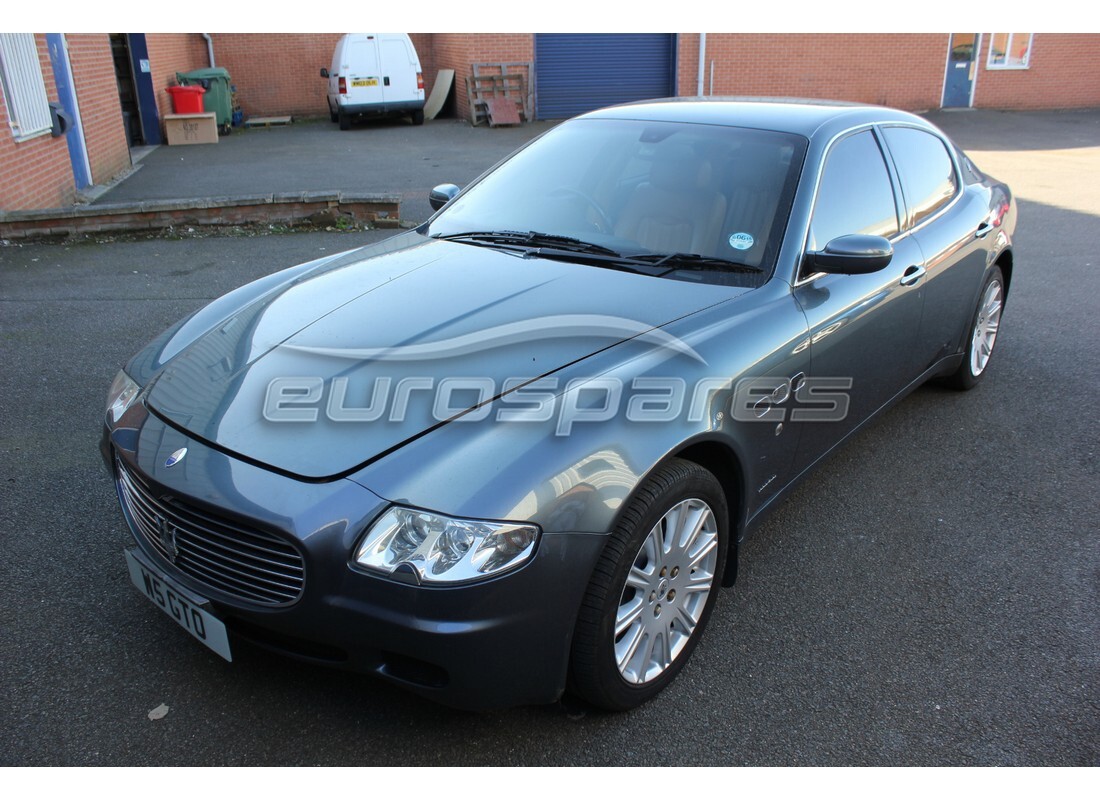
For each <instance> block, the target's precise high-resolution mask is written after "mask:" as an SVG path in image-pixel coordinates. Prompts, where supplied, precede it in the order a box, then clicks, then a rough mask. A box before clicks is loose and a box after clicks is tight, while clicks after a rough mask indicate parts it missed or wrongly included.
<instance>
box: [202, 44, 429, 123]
mask: <svg viewBox="0 0 1100 800" xmlns="http://www.w3.org/2000/svg"><path fill="white" fill-rule="evenodd" d="M341 36H343V34H342V33H297V34H286V33H284V34H279V33H276V34H272V33H263V34H261V33H216V34H212V37H213V39H214V61H215V62H216V63H217V65H218V66H219V67H225V68H226V69H227V70H229V77H230V81H231V82H232V83H233V85H234V86H236V87H237V100H238V102H240V104H241V108H242V109H243V110H244V112H245V116H246V117H248V116H276V115H284V114H290V115H294V116H323V115H325V114H327V113H328V103H327V101H326V100H325V94H326V92H327V91H328V81H326V80H325V79H324V78H322V77H321V75H320V70H321V67H330V66H331V65H332V52H333V50H334V49H335V48H336V42H337V41H339V39H340V37H341ZM431 36H432V35H431V34H430V33H412V34H409V37H410V38H411V39H412V43H413V47H415V48H416V54H417V56H419V58H420V67H421V69H422V70H423V72H424V82H425V88H426V89H427V91H428V92H430V91H431V88H432V87H431V84H432V81H433V80H434V79H435V71H434V69H433V67H432V58H431Z"/></svg>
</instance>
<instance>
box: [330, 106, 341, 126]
mask: <svg viewBox="0 0 1100 800" xmlns="http://www.w3.org/2000/svg"><path fill="white" fill-rule="evenodd" d="M328 118H329V119H330V120H332V121H333V122H339V121H340V117H339V116H338V115H337V113H336V112H335V111H333V110H332V106H329V107H328Z"/></svg>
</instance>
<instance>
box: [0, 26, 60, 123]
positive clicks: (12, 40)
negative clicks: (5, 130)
mask: <svg viewBox="0 0 1100 800" xmlns="http://www.w3.org/2000/svg"><path fill="white" fill-rule="evenodd" d="M0 84H2V86H3V90H4V103H5V105H6V106H7V109H8V124H9V125H10V126H11V132H12V135H13V136H14V137H15V140H16V141H17V142H20V141H23V140H25V139H30V138H32V137H34V136H39V135H41V134H43V133H49V132H50V130H51V129H52V128H53V120H52V119H51V117H50V101H49V98H48V97H47V96H46V81H45V79H43V77H42V64H41V62H40V61H39V59H38V47H37V45H36V44H35V41H34V34H33V33H0Z"/></svg>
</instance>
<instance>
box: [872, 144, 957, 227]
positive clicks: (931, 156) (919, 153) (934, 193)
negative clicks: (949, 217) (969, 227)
mask: <svg viewBox="0 0 1100 800" xmlns="http://www.w3.org/2000/svg"><path fill="white" fill-rule="evenodd" d="M883 134H884V135H885V136H886V144H887V146H888V147H889V148H890V154H891V155H892V156H893V157H894V164H895V166H896V167H897V169H898V177H899V178H901V189H902V192H904V194H905V202H906V203H907V204H908V205H909V211H910V213H911V214H912V221H911V224H912V225H918V224H920V223H921V221H922V220H925V219H927V218H928V217H930V216H932V215H933V214H935V213H936V212H937V211H939V210H940V209H941V208H943V207H944V206H945V205H947V204H948V203H949V202H951V198H952V197H954V196H955V192H956V191H958V188H959V181H958V178H957V177H956V175H955V165H954V163H953V162H952V161H951V156H949V155H948V154H947V147H946V146H945V145H944V143H943V140H941V139H940V138H939V137H938V136H933V135H932V134H930V133H928V132H926V131H922V130H917V129H916V128H883Z"/></svg>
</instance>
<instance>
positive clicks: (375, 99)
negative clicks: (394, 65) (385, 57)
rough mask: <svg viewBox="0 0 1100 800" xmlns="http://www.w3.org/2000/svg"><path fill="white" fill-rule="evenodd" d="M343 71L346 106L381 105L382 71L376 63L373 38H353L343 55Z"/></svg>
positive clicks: (375, 43) (376, 52) (377, 62)
mask: <svg viewBox="0 0 1100 800" xmlns="http://www.w3.org/2000/svg"><path fill="white" fill-rule="evenodd" d="M344 58H345V61H346V62H347V63H346V65H345V69H344V70H343V71H342V72H341V73H340V74H341V75H344V76H346V77H347V87H348V93H347V100H346V101H345V102H346V103H347V104H348V105H353V106H358V105H364V104H367V103H381V102H382V99H383V97H384V95H383V93H382V69H381V64H380V63H379V61H378V43H377V40H376V39H375V38H374V37H373V36H369V37H368V36H353V37H352V38H351V40H350V41H349V42H348V47H347V50H346V51H345V53H344Z"/></svg>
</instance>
